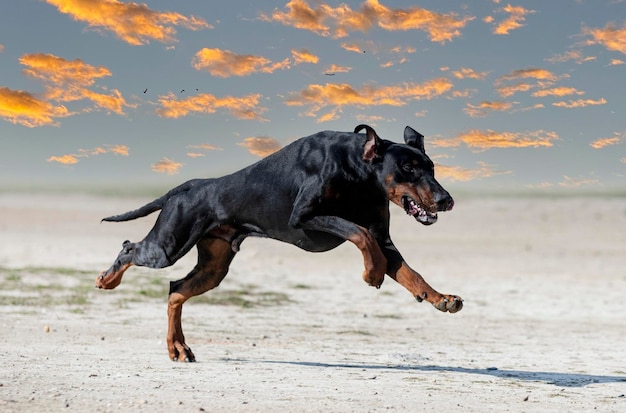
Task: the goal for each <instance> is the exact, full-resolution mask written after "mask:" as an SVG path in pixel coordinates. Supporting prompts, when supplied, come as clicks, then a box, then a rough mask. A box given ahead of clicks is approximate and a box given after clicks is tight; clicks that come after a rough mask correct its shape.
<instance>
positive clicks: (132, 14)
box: [46, 0, 212, 46]
mask: <svg viewBox="0 0 626 413" xmlns="http://www.w3.org/2000/svg"><path fill="white" fill-rule="evenodd" d="M46 2H47V3H49V4H52V5H53V6H55V7H56V8H57V9H59V11H60V12H61V13H63V14H68V15H70V16H71V17H72V19H74V20H76V21H81V22H85V23H87V25H88V26H89V27H91V28H93V29H94V30H96V31H109V32H112V33H114V34H115V35H116V36H117V37H118V38H119V39H121V40H123V41H125V42H127V43H129V44H131V45H134V46H138V45H143V44H147V43H149V42H150V40H156V41H158V42H161V43H174V42H176V29H175V27H176V26H182V27H184V28H186V29H189V30H200V29H208V28H211V27H212V26H211V25H209V24H208V23H207V22H206V21H204V20H203V19H200V18H197V17H194V16H190V17H186V16H183V15H182V14H179V13H172V12H158V11H154V10H151V9H149V8H148V6H147V5H146V4H139V3H133V2H128V3H122V2H120V1H117V0H89V1H86V0H46Z"/></svg>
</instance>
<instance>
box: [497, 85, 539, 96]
mask: <svg viewBox="0 0 626 413" xmlns="http://www.w3.org/2000/svg"><path fill="white" fill-rule="evenodd" d="M534 87H536V85H533V84H530V83H516V84H514V85H507V86H500V87H496V92H498V94H499V95H500V96H502V97H504V98H507V97H509V96H513V95H514V94H516V93H517V92H528V91H529V90H531V89H532V88H534Z"/></svg>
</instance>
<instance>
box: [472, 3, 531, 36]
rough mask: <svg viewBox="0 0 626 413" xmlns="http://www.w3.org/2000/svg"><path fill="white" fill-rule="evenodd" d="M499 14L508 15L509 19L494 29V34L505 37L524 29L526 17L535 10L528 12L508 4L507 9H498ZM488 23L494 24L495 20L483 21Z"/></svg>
mask: <svg viewBox="0 0 626 413" xmlns="http://www.w3.org/2000/svg"><path fill="white" fill-rule="evenodd" d="M498 11H499V12H504V13H508V14H509V17H507V18H506V19H505V20H503V21H502V22H500V23H499V24H497V25H496V27H494V28H493V33H494V34H499V35H504V34H509V32H510V31H512V30H516V29H519V28H520V27H524V25H523V24H522V23H523V22H524V21H526V15H528V14H532V13H534V12H535V11H534V10H528V9H525V8H523V7H522V6H511V5H510V4H507V5H506V6H505V7H503V8H501V9H498ZM483 20H484V21H485V22H487V23H492V22H493V20H494V19H493V18H491V19H483Z"/></svg>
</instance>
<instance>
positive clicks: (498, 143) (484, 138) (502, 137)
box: [431, 129, 559, 151]
mask: <svg viewBox="0 0 626 413" xmlns="http://www.w3.org/2000/svg"><path fill="white" fill-rule="evenodd" d="M555 140H559V136H558V135H557V134H556V132H547V131H543V130H538V131H530V132H496V131H493V130H489V129H488V130H487V131H481V130H478V129H472V130H470V131H468V132H465V133H461V134H459V135H458V136H457V137H456V138H452V139H436V140H434V141H432V142H431V144H432V145H434V146H437V147H447V148H454V147H458V146H460V145H461V144H465V145H466V146H467V147H469V148H470V149H473V150H477V151H485V150H488V149H493V148H538V147H551V146H553V141H555Z"/></svg>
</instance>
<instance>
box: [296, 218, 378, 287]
mask: <svg viewBox="0 0 626 413" xmlns="http://www.w3.org/2000/svg"><path fill="white" fill-rule="evenodd" d="M298 226H299V227H300V228H303V229H309V230H315V231H323V232H327V233H329V234H332V235H334V236H336V237H339V238H342V239H345V240H347V241H350V242H352V243H353V244H354V245H356V247H357V248H358V249H359V250H360V251H361V254H363V264H364V266H365V270H364V271H363V280H365V282H366V283H367V284H368V285H371V286H372V287H376V288H380V286H381V284H382V283H383V280H384V279H385V272H386V271H387V258H385V255H384V254H383V252H382V250H381V248H380V246H379V245H378V241H376V239H375V238H374V236H373V235H372V233H371V232H370V231H369V230H368V229H367V228H363V227H361V226H359V225H357V224H355V223H353V222H350V221H348V220H345V219H343V218H340V217H335V216H318V217H313V218H311V219H308V220H306V221H305V222H303V223H301V224H299V225H298Z"/></svg>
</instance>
